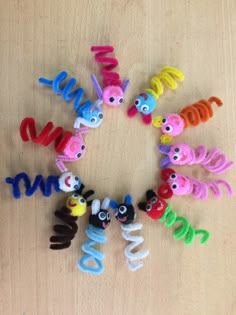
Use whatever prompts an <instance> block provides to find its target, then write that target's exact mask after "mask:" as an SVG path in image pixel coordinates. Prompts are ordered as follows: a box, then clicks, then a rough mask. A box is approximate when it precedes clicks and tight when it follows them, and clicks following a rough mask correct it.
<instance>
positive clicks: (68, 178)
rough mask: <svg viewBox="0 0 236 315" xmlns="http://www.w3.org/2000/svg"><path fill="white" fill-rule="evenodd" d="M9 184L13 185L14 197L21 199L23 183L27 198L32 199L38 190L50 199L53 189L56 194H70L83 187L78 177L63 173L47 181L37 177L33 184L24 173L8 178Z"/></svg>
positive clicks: (48, 178)
mask: <svg viewBox="0 0 236 315" xmlns="http://www.w3.org/2000/svg"><path fill="white" fill-rule="evenodd" d="M5 182H6V183H7V184H10V185H12V195H13V197H14V198H16V199H19V198H21V191H20V183H21V182H23V183H24V186H25V196H27V197H31V196H32V195H34V194H35V193H36V192H37V190H40V191H41V193H42V195H43V196H44V197H50V196H51V194H52V188H54V189H55V191H56V192H61V191H64V192H69V191H74V190H78V189H79V188H80V186H81V180H80V178H79V177H78V176H75V175H73V174H72V173H71V172H66V173H63V174H62V175H61V176H60V177H58V176H53V175H50V176H48V177H47V178H46V179H44V178H43V176H42V175H36V176H35V178H34V180H33V183H31V179H30V177H29V176H28V174H26V173H24V172H22V173H19V174H17V175H16V176H15V177H7V178H6V179H5Z"/></svg>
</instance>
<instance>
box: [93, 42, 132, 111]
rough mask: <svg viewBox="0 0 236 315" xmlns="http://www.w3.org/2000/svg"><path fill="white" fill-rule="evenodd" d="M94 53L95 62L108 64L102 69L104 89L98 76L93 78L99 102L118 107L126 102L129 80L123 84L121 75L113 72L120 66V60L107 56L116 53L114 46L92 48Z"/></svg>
mask: <svg viewBox="0 0 236 315" xmlns="http://www.w3.org/2000/svg"><path fill="white" fill-rule="evenodd" d="M91 51H92V52H96V55H95V60H96V61H97V62H98V63H101V64H106V65H105V66H104V67H103V68H102V69H101V75H102V76H103V89H102V88H101V86H100V85H99V83H98V81H97V78H96V76H95V75H94V74H93V75H92V76H91V80H92V83H93V85H94V87H95V90H96V92H97V95H98V98H99V100H102V101H103V102H104V103H106V104H107V105H109V106H112V107H116V106H119V105H120V104H122V103H123V102H124V95H125V92H126V89H127V88H128V85H129V80H125V81H124V82H123V84H122V82H121V80H120V75H119V74H118V73H117V72H115V71H113V70H114V69H115V68H116V67H117V66H118V60H117V59H116V58H114V57H107V56H106V54H108V53H111V52H113V51H114V48H113V46H92V47H91Z"/></svg>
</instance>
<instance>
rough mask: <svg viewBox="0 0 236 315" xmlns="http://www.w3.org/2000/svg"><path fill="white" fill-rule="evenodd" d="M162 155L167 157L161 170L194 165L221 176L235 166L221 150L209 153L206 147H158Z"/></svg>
mask: <svg viewBox="0 0 236 315" xmlns="http://www.w3.org/2000/svg"><path fill="white" fill-rule="evenodd" d="M158 150H159V152H160V153H162V154H165V155H167V157H165V158H163V159H162V160H161V162H160V167H161V168H166V167H168V166H170V165H171V164H174V165H193V164H201V165H202V166H203V167H204V168H205V169H206V170H208V171H209V172H212V173H215V174H221V173H224V172H225V171H227V170H228V169H229V168H230V167H232V166H233V164H234V162H233V161H228V160H227V157H226V156H225V154H223V153H221V152H220V150H219V149H217V148H214V149H212V150H211V151H210V152H207V148H206V147H205V146H204V145H200V146H198V147H197V149H196V150H195V149H193V148H191V147H190V146H188V145H187V144H184V143H178V144H175V145H166V144H160V145H159V146H158Z"/></svg>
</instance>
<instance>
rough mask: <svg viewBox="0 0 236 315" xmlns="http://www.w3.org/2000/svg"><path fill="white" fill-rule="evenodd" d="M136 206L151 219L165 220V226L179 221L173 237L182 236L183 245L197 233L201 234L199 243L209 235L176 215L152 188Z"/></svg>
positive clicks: (203, 241) (190, 240) (205, 240)
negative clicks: (143, 200) (144, 199)
mask: <svg viewBox="0 0 236 315" xmlns="http://www.w3.org/2000/svg"><path fill="white" fill-rule="evenodd" d="M138 207H139V209H140V210H142V211H145V212H146V213H147V215H148V216H149V217H150V218H152V219H153V220H158V219H159V220H160V221H161V222H165V225H166V226H167V227H170V226H172V225H173V224H175V223H180V224H181V225H180V226H179V227H178V228H177V229H176V230H175V232H174V239H176V240H179V239H181V238H184V244H185V245H190V244H192V243H193V241H194V239H195V237H196V236H197V235H202V238H201V241H200V242H201V244H206V243H207V241H208V239H209V237H210V234H209V232H208V231H206V230H195V229H194V228H193V227H192V226H191V225H190V223H189V221H188V220H187V219H186V218H185V217H183V216H181V217H180V216H177V214H176V212H175V211H174V210H172V208H171V206H170V205H169V204H167V203H166V202H165V200H163V199H161V198H160V197H158V196H157V194H156V193H155V192H154V191H153V190H148V191H147V192H146V201H145V202H140V203H139V204H138Z"/></svg>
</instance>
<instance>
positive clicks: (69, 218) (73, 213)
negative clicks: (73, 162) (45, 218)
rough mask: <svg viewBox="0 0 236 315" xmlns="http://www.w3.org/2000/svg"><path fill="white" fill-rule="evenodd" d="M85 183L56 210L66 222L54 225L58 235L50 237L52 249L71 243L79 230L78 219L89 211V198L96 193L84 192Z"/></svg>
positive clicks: (58, 215)
mask: <svg viewBox="0 0 236 315" xmlns="http://www.w3.org/2000/svg"><path fill="white" fill-rule="evenodd" d="M83 189H84V185H83V184H81V186H80V189H79V190H78V192H77V193H74V194H73V195H71V196H70V197H68V198H67V200H66V205H65V206H63V207H62V208H61V209H60V210H57V211H55V216H56V217H57V218H59V219H60V220H61V221H62V222H63V223H64V224H55V225H54V227H53V230H54V232H55V233H56V235H53V236H51V237H50V242H51V243H52V244H51V245H50V248H51V249H55V250H58V249H64V248H68V247H70V245H71V241H72V240H73V239H74V237H75V234H76V233H77V231H78V226H77V223H76V221H77V219H78V217H80V216H82V215H84V214H85V213H86V211H87V206H90V205H91V202H92V201H91V200H90V201H87V199H88V198H89V197H90V196H91V195H93V194H94V191H93V190H89V191H87V192H85V193H82V191H83Z"/></svg>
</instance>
